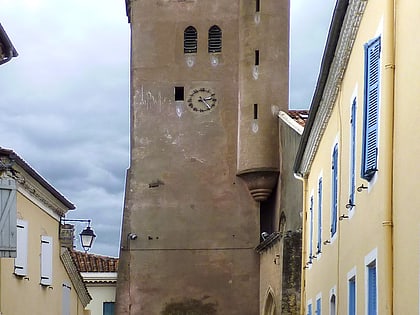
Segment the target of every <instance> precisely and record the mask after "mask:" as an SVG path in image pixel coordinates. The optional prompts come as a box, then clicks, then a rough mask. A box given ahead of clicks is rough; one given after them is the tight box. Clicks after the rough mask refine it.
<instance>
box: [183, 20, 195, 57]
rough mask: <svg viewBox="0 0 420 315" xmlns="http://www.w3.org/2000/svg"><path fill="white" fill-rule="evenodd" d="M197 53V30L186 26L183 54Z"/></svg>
mask: <svg viewBox="0 0 420 315" xmlns="http://www.w3.org/2000/svg"><path fill="white" fill-rule="evenodd" d="M192 53H197V30H196V29H195V27H193V26H188V27H187V28H186V29H185V30H184V54H192Z"/></svg>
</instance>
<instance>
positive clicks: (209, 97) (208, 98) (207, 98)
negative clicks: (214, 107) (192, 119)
mask: <svg viewBox="0 0 420 315" xmlns="http://www.w3.org/2000/svg"><path fill="white" fill-rule="evenodd" d="M212 98H213V97H212V96H208V97H205V98H204V99H205V100H206V101H210V100H211V99H212Z"/></svg>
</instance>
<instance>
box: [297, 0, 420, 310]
mask: <svg viewBox="0 0 420 315" xmlns="http://www.w3.org/2000/svg"><path fill="white" fill-rule="evenodd" d="M418 12H420V3H417V2H416V1H408V0H405V1H404V0H400V1H397V0H369V1H360V0H355V1H343V0H338V1H337V3H336V7H335V11H334V14H333V19H332V23H331V26H330V31H329V36H328V39H327V44H326V48H325V51H324V55H323V60H322V65H321V70H320V74H319V78H318V83H317V86H316V89H315V92H314V95H313V99H312V104H311V110H310V115H309V119H308V122H307V124H306V127H305V131H304V133H303V136H302V141H301V144H300V147H299V151H298V154H297V158H296V161H295V165H294V172H295V174H296V176H297V177H299V178H300V179H301V181H302V182H303V191H304V194H303V203H304V209H303V213H302V217H303V227H304V230H303V243H302V245H303V254H302V256H303V260H302V265H303V273H302V309H301V313H302V314H369V315H372V314H381V315H382V314H418V313H419V270H420V265H419V255H418V252H419V250H418V248H419V245H420V235H419V232H418V231H419V222H420V215H419V213H418V211H417V209H416V208H417V207H416V206H417V205H419V204H420V199H419V197H418V195H419V194H418V193H417V192H416V191H415V189H416V186H417V185H416V183H417V181H418V174H419V166H418V162H417V154H416V153H417V152H418V151H419V150H420V144H418V141H416V137H417V134H418V131H419V128H420V127H419V126H418V123H417V122H416V119H415V117H416V116H417V115H416V113H417V112H418V111H419V109H418V108H417V106H416V99H418V95H417V94H418V93H419V89H418V88H417V84H418V82H419V75H420V74H419V71H418V70H419V69H420V67H419V66H420V65H419V60H418V57H417V56H418V54H419V50H420V45H419V44H418V43H417V41H416V40H415V35H414V34H415V30H416V25H417V20H418ZM413 39H414V40H413Z"/></svg>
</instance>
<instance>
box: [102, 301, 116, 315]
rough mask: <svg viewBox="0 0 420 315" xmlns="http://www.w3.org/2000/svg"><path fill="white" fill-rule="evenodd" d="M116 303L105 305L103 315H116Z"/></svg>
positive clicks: (105, 303) (106, 303)
mask: <svg viewBox="0 0 420 315" xmlns="http://www.w3.org/2000/svg"><path fill="white" fill-rule="evenodd" d="M114 304H115V303H114V302H104V303H103V312H102V313H103V315H114V314H115V313H114Z"/></svg>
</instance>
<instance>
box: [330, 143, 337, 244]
mask: <svg viewBox="0 0 420 315" xmlns="http://www.w3.org/2000/svg"><path fill="white" fill-rule="evenodd" d="M337 211H338V144H336V145H335V146H334V150H333V155H332V204H331V237H333V236H334V235H335V233H336V232H337Z"/></svg>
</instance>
